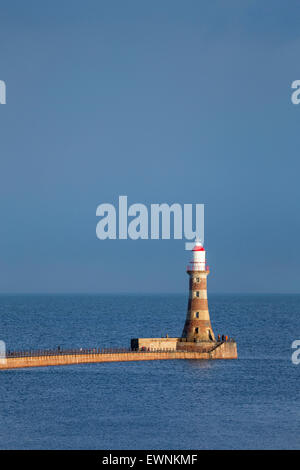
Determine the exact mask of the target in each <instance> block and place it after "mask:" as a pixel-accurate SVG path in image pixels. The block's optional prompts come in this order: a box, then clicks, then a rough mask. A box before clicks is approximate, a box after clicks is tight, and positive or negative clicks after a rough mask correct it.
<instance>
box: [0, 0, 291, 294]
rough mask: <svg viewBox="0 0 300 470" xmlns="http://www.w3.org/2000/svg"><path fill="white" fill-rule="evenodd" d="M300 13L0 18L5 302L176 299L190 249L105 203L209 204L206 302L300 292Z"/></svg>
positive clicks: (247, 8)
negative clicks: (126, 223) (104, 223)
mask: <svg viewBox="0 0 300 470" xmlns="http://www.w3.org/2000/svg"><path fill="white" fill-rule="evenodd" d="M299 23H300V4H299V2H297V1H293V0H292V1H290V2H289V4H288V6H287V4H286V3H285V2H283V1H280V2H279V1H276V0H275V1H272V2H269V1H261V0H260V1H243V2H240V1H230V0H229V1H227V2H222V1H200V0H197V1H192V0H188V1H185V2H184V1H176V0H164V1H153V0H151V2H150V1H135V0H129V1H114V0H112V1H109V2H108V1H106V2H104V1H85V2H83V1H72V2H70V1H56V0H55V1H52V2H47V3H46V2H39V1H30V0H29V1H26V2H20V1H11V2H6V3H5V5H4V6H3V4H2V5H1V14H0V57H1V67H0V79H1V80H5V82H6V85H7V104H6V105H0V138H1V147H0V155H1V170H0V210H1V226H0V291H1V292H184V291H185V290H186V289H187V275H186V273H185V265H186V263H187V261H188V260H189V253H188V252H186V251H185V250H184V242H183V241H172V240H171V241H167V240H160V241H157V240H152V241H151V240H148V241H145V240H139V241H131V240H120V241H118V240H116V241H114V240H111V241H100V240H98V239H97V238H96V232H95V230H96V224H97V218H96V208H97V206H98V205H99V204H101V203H104V202H110V203H113V204H117V201H118V196H119V195H123V194H125V195H127V196H128V202H129V204H131V203H144V204H146V205H150V204H151V203H163V202H166V203H169V204H171V203H173V202H177V203H180V204H184V203H193V204H195V203H204V204H205V242H206V243H205V245H206V249H207V254H208V262H209V264H210V266H211V275H210V277H209V290H210V291H211V292H274V293H275V292H299V285H300V283H299V280H300V273H299V265H300V254H299V249H298V245H299V231H300V223H299V196H300V189H299V170H300V159H299V155H298V146H299V142H298V136H299V128H300V105H299V106H295V105H292V103H291V99H290V96H291V89H290V87H291V83H292V81H294V80H296V79H300V71H299V57H300V27H299V26H300V24H299Z"/></svg>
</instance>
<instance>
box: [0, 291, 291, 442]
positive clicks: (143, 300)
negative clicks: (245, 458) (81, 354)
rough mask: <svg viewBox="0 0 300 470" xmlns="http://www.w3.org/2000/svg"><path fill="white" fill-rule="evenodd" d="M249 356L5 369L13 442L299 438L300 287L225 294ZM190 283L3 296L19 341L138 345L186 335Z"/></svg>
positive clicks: (221, 323)
mask: <svg viewBox="0 0 300 470" xmlns="http://www.w3.org/2000/svg"><path fill="white" fill-rule="evenodd" d="M209 306H210V312H211V317H212V323H213V328H214V331H215V333H221V334H222V333H224V334H229V335H230V336H233V337H234V338H235V339H236V340H237V341H238V352H239V359H238V360H237V361H154V362H151V361H150V362H142V363H135V362H132V363H130V362H128V363H111V364H91V365H78V366H65V367H49V368H44V369H43V368H41V369H39V368H37V369H24V370H22V369H20V370H15V371H13V370H9V371H2V372H0V419H1V426H0V448H1V449H97V448H98V449H226V448H227V449H236V448H238V449H245V448H250V449H255V448H265V449H270V448H273V449H281V448H288V449H299V448H300V435H299V427H300V398H299V374H300V365H299V366H295V365H293V364H292V362H291V354H292V349H291V343H292V341H293V340H294V339H300V296H296V295H294V296H293V295H258V296H254V295H251V296H246V295H242V296H241V295H215V296H212V295H211V296H210V301H209ZM185 311H186V296H185V295H148V296H147V295H127V296H121V295H120V296H109V295H51V296H47V295H25V296H21V295H18V296H13V295H2V296H0V317H1V327H0V331H1V333H0V339H2V340H4V341H5V342H6V344H7V348H8V349H9V348H10V349H18V348H43V347H45V348H51V347H57V346H58V345H60V346H61V347H70V348H71V347H74V348H75V347H81V346H82V347H95V346H99V347H110V346H129V340H130V338H131V337H137V336H161V335H165V334H166V333H168V334H169V336H178V335H180V334H181V329H182V326H183V323H184V319H185Z"/></svg>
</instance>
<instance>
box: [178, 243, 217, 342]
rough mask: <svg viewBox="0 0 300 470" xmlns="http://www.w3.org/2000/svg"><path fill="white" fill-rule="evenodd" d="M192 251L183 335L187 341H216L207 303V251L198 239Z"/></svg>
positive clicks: (188, 271) (188, 268)
mask: <svg viewBox="0 0 300 470" xmlns="http://www.w3.org/2000/svg"><path fill="white" fill-rule="evenodd" d="M192 253H193V259H192V261H191V262H190V264H189V265H188V267H187V273H188V275H189V300H188V308H187V315H186V321H185V325H184V328H183V332H182V336H181V337H182V339H183V341H187V342H196V343H200V342H203V341H204V342H215V341H216V339H215V335H214V332H213V329H212V326H211V323H210V317H209V310H208V303H207V276H208V274H209V267H208V266H207V265H206V253H205V249H204V247H203V246H202V244H201V243H200V241H198V240H197V241H196V244H195V246H194V248H193V250H192Z"/></svg>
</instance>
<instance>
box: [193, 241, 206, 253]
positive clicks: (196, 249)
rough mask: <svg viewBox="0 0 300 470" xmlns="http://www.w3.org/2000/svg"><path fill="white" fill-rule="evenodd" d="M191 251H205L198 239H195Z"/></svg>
mask: <svg viewBox="0 0 300 470" xmlns="http://www.w3.org/2000/svg"><path fill="white" fill-rule="evenodd" d="M192 251H205V250H204V248H203V246H202V244H201V242H200V241H199V240H196V244H195V246H194V248H193V249H192Z"/></svg>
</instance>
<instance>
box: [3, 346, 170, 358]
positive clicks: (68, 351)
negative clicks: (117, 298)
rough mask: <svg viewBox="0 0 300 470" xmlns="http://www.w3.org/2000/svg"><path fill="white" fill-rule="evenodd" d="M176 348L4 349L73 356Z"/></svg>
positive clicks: (23, 353)
mask: <svg viewBox="0 0 300 470" xmlns="http://www.w3.org/2000/svg"><path fill="white" fill-rule="evenodd" d="M175 351H176V349H143V348H141V349H131V348H89V349H84V348H77V349H61V348H60V349H35V350H31V349H28V350H19V351H11V350H8V351H6V357H7V358H9V357H40V356H70V355H72V356H74V355H83V354H85V355H87V354H88V355H94V354H124V353H153V352H157V353H161V352H175Z"/></svg>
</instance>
